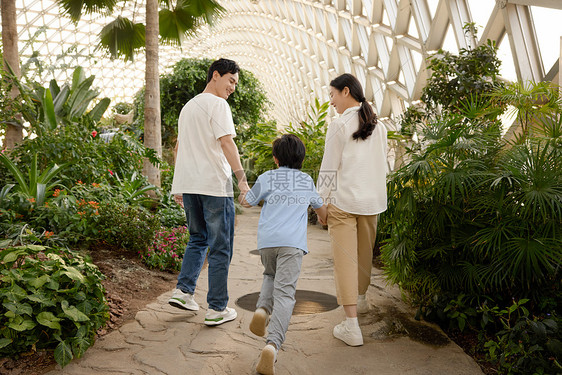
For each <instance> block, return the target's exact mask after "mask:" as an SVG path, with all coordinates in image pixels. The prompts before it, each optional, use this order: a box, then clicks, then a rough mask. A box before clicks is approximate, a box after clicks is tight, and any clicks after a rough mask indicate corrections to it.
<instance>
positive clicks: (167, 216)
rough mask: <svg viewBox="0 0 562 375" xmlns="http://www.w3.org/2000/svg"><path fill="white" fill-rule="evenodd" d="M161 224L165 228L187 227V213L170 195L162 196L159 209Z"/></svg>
mask: <svg viewBox="0 0 562 375" xmlns="http://www.w3.org/2000/svg"><path fill="white" fill-rule="evenodd" d="M158 217H159V218H160V223H161V224H162V226H163V227H165V228H176V227H179V226H182V225H185V211H184V209H183V208H182V207H181V206H180V205H179V204H177V203H176V201H175V200H174V196H173V195H172V194H169V193H164V194H162V197H161V198H160V206H159V207H158Z"/></svg>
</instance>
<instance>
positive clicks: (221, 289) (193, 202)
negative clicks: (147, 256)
mask: <svg viewBox="0 0 562 375" xmlns="http://www.w3.org/2000/svg"><path fill="white" fill-rule="evenodd" d="M183 205H184V210H185V217H186V219H187V228H188V229H189V243H188V244H187V246H186V248H185V253H184V255H183V261H182V264H181V271H180V274H179V275H178V284H177V288H178V289H181V290H182V291H183V292H184V293H190V294H193V293H194V292H195V287H196V285H197V279H198V278H199V273H200V272H201V268H202V267H203V262H204V261H205V256H206V255H207V248H209V254H208V257H207V260H208V262H209V292H208V293H207V303H208V304H209V307H210V308H211V309H213V310H217V311H222V310H224V309H225V308H226V304H227V303H228V290H227V280H228V268H229V266H230V261H231V259H232V249H233V242H234V199H233V198H232V197H213V196H210V195H202V194H183Z"/></svg>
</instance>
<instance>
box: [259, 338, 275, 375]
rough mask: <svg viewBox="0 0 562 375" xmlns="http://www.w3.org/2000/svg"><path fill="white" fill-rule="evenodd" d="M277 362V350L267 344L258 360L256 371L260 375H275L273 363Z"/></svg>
mask: <svg viewBox="0 0 562 375" xmlns="http://www.w3.org/2000/svg"><path fill="white" fill-rule="evenodd" d="M276 360H277V349H275V347H274V346H273V345H271V344H267V345H266V346H265V347H264V348H263V349H262V351H261V354H260V360H259V362H258V365H257V366H256V371H257V372H258V373H259V374H262V375H275V361H276Z"/></svg>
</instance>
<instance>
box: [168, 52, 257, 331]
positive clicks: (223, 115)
mask: <svg viewBox="0 0 562 375" xmlns="http://www.w3.org/2000/svg"><path fill="white" fill-rule="evenodd" d="M239 71H240V68H239V67H238V65H237V64H236V63H235V62H234V61H232V60H227V59H219V60H217V61H215V62H213V63H212V64H211V66H210V68H209V72H208V74H207V86H206V87H205V90H204V91H203V92H202V93H201V94H199V95H197V96H195V97H194V98H193V99H191V100H190V101H189V102H187V104H186V105H185V106H184V107H183V109H182V111H181V112H180V117H179V120H178V141H177V144H176V149H175V153H176V167H175V170H174V180H173V183H172V194H174V195H175V199H176V201H177V202H178V203H180V204H183V207H184V210H185V214H186V218H187V226H188V229H189V234H190V238H189V243H188V244H187V247H186V249H185V254H184V256H183V262H182V267H181V271H180V274H179V275H178V282H177V286H176V290H174V293H173V294H172V297H171V298H170V300H169V303H170V304H171V305H172V306H175V307H179V308H182V309H186V310H191V311H197V310H199V305H198V304H197V302H195V300H194V298H193V293H194V292H195V287H196V284H197V279H198V278H199V273H200V271H201V267H202V266H203V262H204V260H205V256H207V259H208V263H209V292H208V293H207V303H208V304H209V309H208V310H207V313H206V315H205V324H206V325H218V324H222V323H225V322H228V321H231V320H234V319H235V318H236V310H234V309H233V308H229V307H227V306H226V305H227V302H228V291H227V279H228V269H229V266H230V261H231V259H232V250H233V240H234V200H233V199H234V198H233V195H234V194H233V191H232V170H233V171H234V173H235V175H236V178H237V180H238V187H239V188H240V191H241V192H242V193H246V192H247V191H248V190H249V186H248V183H247V182H246V176H245V174H244V170H243V169H242V164H241V163H240V155H239V153H238V148H237V147H236V144H235V143H234V140H233V137H235V136H236V132H235V130H234V122H233V121H232V112H231V110H230V107H229V105H228V103H227V102H226V99H228V97H229V96H230V94H232V93H233V92H234V90H235V89H236V85H237V84H238V72H239ZM207 249H209V251H208V254H207Z"/></svg>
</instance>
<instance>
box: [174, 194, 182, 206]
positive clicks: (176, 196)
mask: <svg viewBox="0 0 562 375" xmlns="http://www.w3.org/2000/svg"><path fill="white" fill-rule="evenodd" d="M174 200H175V201H176V203H177V204H179V205H180V206H181V207H182V208H183V196H181V195H178V194H174Z"/></svg>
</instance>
